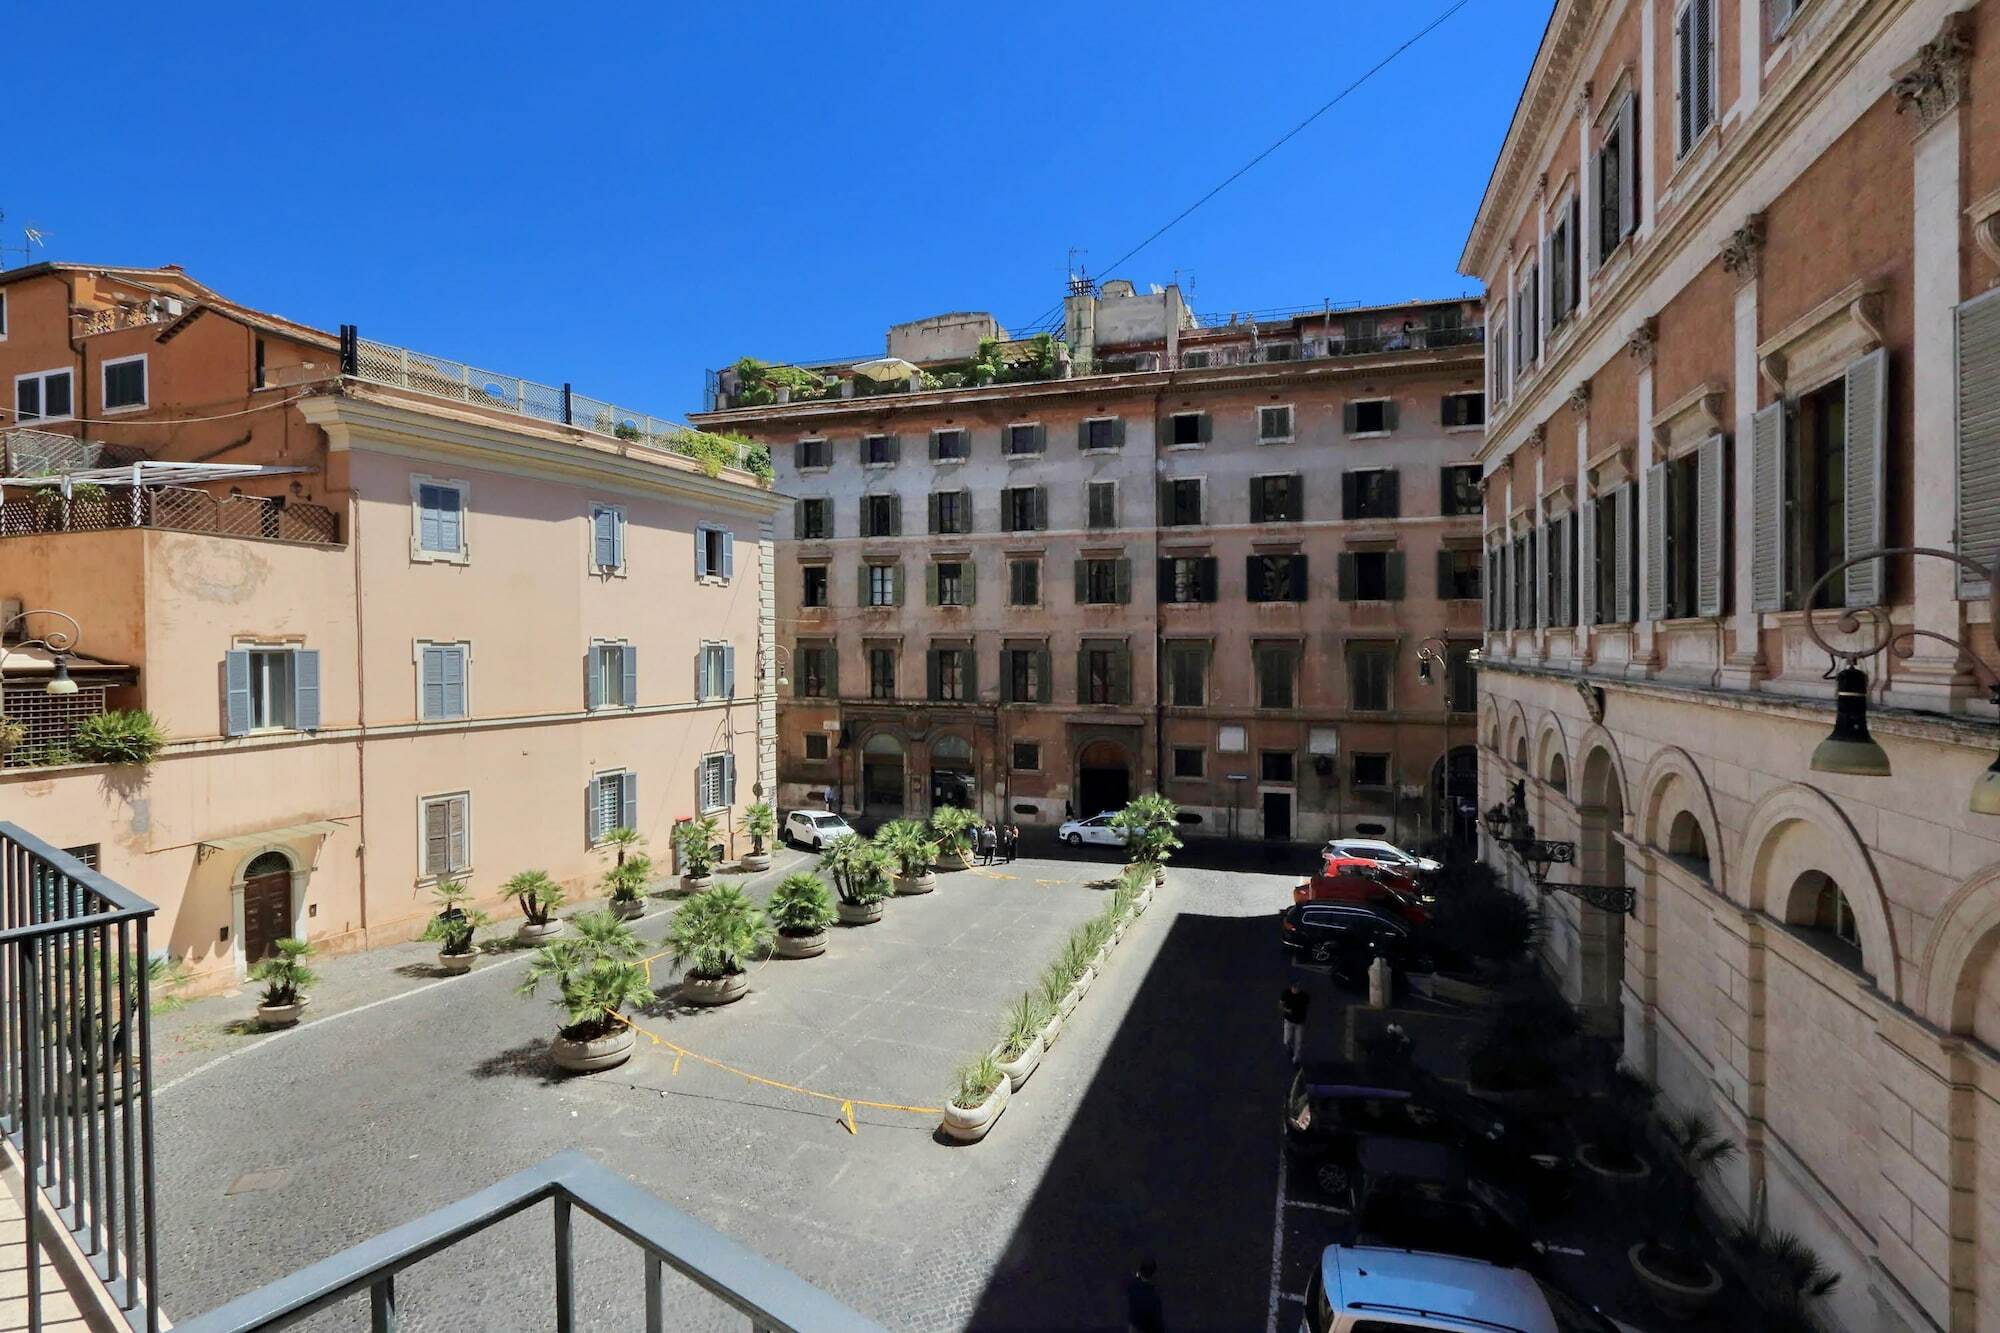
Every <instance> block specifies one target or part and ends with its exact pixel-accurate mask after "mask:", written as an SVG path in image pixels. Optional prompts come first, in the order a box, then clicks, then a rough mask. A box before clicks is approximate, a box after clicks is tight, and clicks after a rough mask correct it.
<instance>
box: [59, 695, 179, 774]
mask: <svg viewBox="0 0 2000 1333" xmlns="http://www.w3.org/2000/svg"><path fill="white" fill-rule="evenodd" d="M166 743H167V734H166V733H165V732H164V731H161V730H160V724H159V723H157V722H155V721H154V720H153V715H152V714H151V713H148V712H146V711H145V710H144V709H139V708H131V709H114V710H113V711H111V712H108V713H93V714H91V715H90V716H89V717H86V718H85V719H83V721H81V722H79V723H78V724H77V727H76V731H75V733H74V734H73V735H71V737H70V747H71V748H72V749H74V750H75V751H76V754H77V757H78V758H79V759H81V760H83V761H84V762H85V763H87V764H150V763H151V762H152V761H153V756H154V755H156V754H158V753H159V752H160V747H161V746H163V745H165V744H166Z"/></svg>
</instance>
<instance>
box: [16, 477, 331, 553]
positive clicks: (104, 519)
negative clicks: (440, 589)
mask: <svg viewBox="0 0 2000 1333" xmlns="http://www.w3.org/2000/svg"><path fill="white" fill-rule="evenodd" d="M114 528H165V529H169V530H171V531H174V532H211V533H215V534H216V535H218V536H223V537H261V538H266V539H269V540H272V541H287V542H313V543H316V544H318V545H322V546H327V545H335V544H338V542H339V541H340V518H339V516H338V515H337V514H335V513H334V512H333V510H331V509H327V508H325V507H324V506H321V505H316V504H306V503H304V502H302V501H298V500H290V499H286V498H284V497H282V496H269V495H217V494H215V493H213V492H211V491H202V490H195V489H193V488H192V487H187V486H140V487H122V486H121V487H109V488H106V487H99V486H91V487H89V488H88V489H87V490H86V489H85V488H84V487H83V486H81V485H79V486H77V487H75V488H73V490H72V493H71V495H70V496H69V497H68V498H65V497H64V496H63V494H62V491H61V490H60V489H59V488H58V487H57V486H55V485H49V486H44V487H37V488H35V489H33V490H29V491H26V492H23V491H21V490H19V489H16V488H9V490H8V492H7V499H6V500H4V501H0V537H25V536H30V535H33V534H35V533H44V532H108V531H110V530H112V529H114Z"/></svg>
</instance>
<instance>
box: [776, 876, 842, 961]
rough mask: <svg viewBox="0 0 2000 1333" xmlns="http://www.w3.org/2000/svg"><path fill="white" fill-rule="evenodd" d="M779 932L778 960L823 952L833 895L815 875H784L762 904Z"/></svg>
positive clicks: (830, 922) (830, 918)
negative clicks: (768, 898)
mask: <svg viewBox="0 0 2000 1333" xmlns="http://www.w3.org/2000/svg"><path fill="white" fill-rule="evenodd" d="M764 910H765V912H766V913H767V914H768V915H769V916H770V918H771V922H772V924H774V925H775V926H777V928H778V957H780V958H813V957H817V956H818V955H820V954H823V953H825V952H826V928H827V927H828V926H830V925H832V924H833V923H834V920H835V917H834V911H833V895H832V894H831V893H828V892H827V889H826V885H825V884H824V883H822V882H821V881H820V878H819V876H818V875H812V874H807V873H806V872H805V871H800V872H799V873H798V874H796V875H787V876H785V878H784V879H783V880H782V881H780V882H779V884H778V887H777V888H775V889H773V890H772V891H771V900H770V901H769V902H767V903H765V904H764Z"/></svg>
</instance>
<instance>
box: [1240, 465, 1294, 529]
mask: <svg viewBox="0 0 2000 1333" xmlns="http://www.w3.org/2000/svg"><path fill="white" fill-rule="evenodd" d="M1305 489H1306V487H1305V478H1304V477H1301V476H1297V475H1290V476H1265V477H1252V478H1250V521H1251V522H1252V523H1296V522H1298V521H1299V519H1301V518H1303V517H1304V516H1305V515H1304V505H1303V504H1302V502H1301V500H1302V497H1303V496H1304V494H1305Z"/></svg>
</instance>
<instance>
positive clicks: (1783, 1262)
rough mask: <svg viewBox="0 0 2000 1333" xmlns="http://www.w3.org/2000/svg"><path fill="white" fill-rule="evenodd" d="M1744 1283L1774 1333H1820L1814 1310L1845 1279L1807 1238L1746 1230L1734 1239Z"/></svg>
mask: <svg viewBox="0 0 2000 1333" xmlns="http://www.w3.org/2000/svg"><path fill="white" fill-rule="evenodd" d="M1729 1247H1730V1249H1731V1250H1733V1251H1734V1252H1735V1254H1736V1258H1737V1262H1738V1264H1739V1265H1740V1266H1741V1269H1742V1272H1743V1277H1744V1282H1745V1284H1746V1285H1747V1286H1748V1287H1749V1288H1750V1292H1751V1294H1752V1295H1754V1296H1755V1297H1756V1298H1757V1303H1758V1304H1759V1305H1761V1306H1763V1307H1764V1318H1763V1323H1762V1327H1763V1328H1765V1329H1766V1330H1768V1331H1769V1333H1818V1330H1819V1329H1820V1327H1821V1324H1820V1322H1819V1321H1818V1320H1817V1319H1815V1318H1814V1317H1813V1313H1812V1310H1813V1305H1814V1304H1815V1303H1816V1302H1818V1301H1819V1300H1820V1299H1822V1298H1823V1297H1825V1296H1827V1295H1829V1294H1831V1292H1832V1291H1833V1289H1834V1288H1835V1287H1837V1286H1839V1285H1840V1274H1839V1273H1837V1272H1835V1271H1834V1270H1833V1269H1831V1268H1828V1267H1827V1265H1826V1261H1825V1260H1824V1259H1822V1258H1820V1257H1819V1254H1818V1253H1817V1252H1816V1251H1815V1250H1814V1249H1813V1247H1812V1246H1810V1245H1808V1244H1806V1242H1805V1241H1804V1239H1803V1238H1801V1237H1800V1236H1798V1235H1797V1234H1796V1233H1794V1232H1790V1231H1772V1230H1770V1229H1769V1228H1768V1227H1765V1226H1762V1225H1746V1226H1741V1227H1738V1228H1737V1229H1736V1231H1735V1232H1734V1234H1732V1235H1731V1236H1730V1238H1729Z"/></svg>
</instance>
